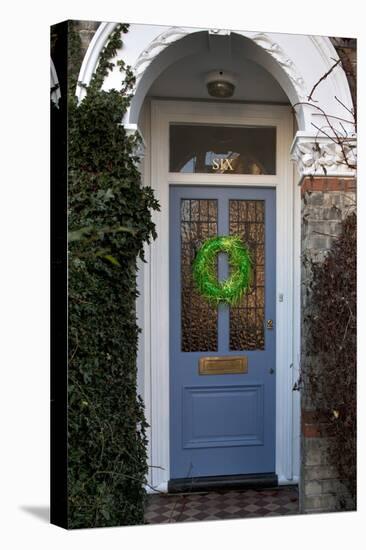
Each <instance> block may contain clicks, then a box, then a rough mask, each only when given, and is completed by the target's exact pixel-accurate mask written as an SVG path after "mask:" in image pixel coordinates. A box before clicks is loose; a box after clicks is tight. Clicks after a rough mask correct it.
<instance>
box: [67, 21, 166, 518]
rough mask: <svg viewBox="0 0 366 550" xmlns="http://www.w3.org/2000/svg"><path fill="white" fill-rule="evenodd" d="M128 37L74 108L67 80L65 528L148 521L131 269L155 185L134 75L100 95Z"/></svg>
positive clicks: (148, 235)
mask: <svg viewBox="0 0 366 550" xmlns="http://www.w3.org/2000/svg"><path fill="white" fill-rule="evenodd" d="M127 31H128V25H123V24H121V25H118V26H117V27H116V29H115V31H114V32H113V34H112V35H111V36H110V39H109V42H108V44H107V45H106V47H105V48H104V50H103V51H102V53H101V56H100V60H99V64H98V67H97V70H96V72H95V74H94V76H93V77H92V79H91V82H90V84H89V86H88V87H86V89H85V92H86V96H85V98H84V99H83V100H82V101H81V102H80V103H77V100H76V98H75V85H76V79H75V78H74V77H73V76H72V75H71V76H70V78H69V89H68V107H67V116H68V145H69V150H68V224H69V265H68V267H69V271H68V281H69V312H68V319H69V328H68V341H69V364H68V522H69V527H71V528H79V527H97V526H111V525H131V524H140V523H143V522H144V499H145V490H144V483H145V482H146V473H147V454H146V427H147V423H146V420H145V416H144V407H143V402H142V399H141V398H140V397H139V396H137V384H136V375H137V370H136V354H137V345H138V335H139V332H140V329H139V328H138V326H137V323H136V312H135V301H136V297H137V296H138V292H137V288H136V271H137V267H136V263H137V258H138V257H140V258H141V259H142V260H143V259H144V254H143V245H144V243H148V242H150V240H151V239H154V238H156V232H155V227H154V224H153V221H152V217H151V213H152V211H153V210H158V209H159V206H158V203H157V201H156V200H155V198H154V195H153V191H152V190H151V188H149V187H143V186H142V185H141V179H140V173H139V169H138V161H139V159H138V157H137V156H136V148H137V146H138V144H139V137H138V136H137V135H136V134H133V135H127V133H126V130H125V129H124V127H123V125H121V121H122V119H123V115H124V114H125V112H126V110H127V108H128V106H129V103H130V101H131V97H132V89H133V85H134V76H133V73H132V71H131V69H130V68H129V67H128V66H126V65H125V64H124V63H123V62H118V65H119V68H120V70H121V81H122V85H121V89H120V90H115V89H112V90H109V91H104V90H102V84H103V82H104V79H105V77H106V76H107V75H108V73H109V71H110V70H111V69H112V68H113V67H114V63H113V62H112V61H111V60H112V59H113V57H114V56H115V54H116V52H117V50H118V49H120V48H121V47H122V39H121V37H122V34H124V33H126V32H127ZM73 33H75V31H73V29H72V27H71V28H70V30H69V34H70V37H69V45H71V46H72V48H71V49H72V50H73V51H72V52H71V53H72V56H73V59H74V58H75V56H77V55H76V54H77V51H76V50H77V46H78V37H77V36H74V34H73ZM70 51H71V50H70ZM70 55H71V54H70ZM72 67H74V65H73V64H71V68H72ZM74 73H75V71H73V74H74ZM64 103H65V101H64ZM60 108H62V107H60Z"/></svg>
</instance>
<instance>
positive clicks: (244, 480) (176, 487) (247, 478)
mask: <svg viewBox="0 0 366 550" xmlns="http://www.w3.org/2000/svg"><path fill="white" fill-rule="evenodd" d="M271 487H278V478H277V475H276V474H275V473H269V474H243V475H234V476H207V477H195V478H193V477H184V478H177V479H170V480H169V481H168V493H190V492H196V491H219V490H227V489H268V488H271Z"/></svg>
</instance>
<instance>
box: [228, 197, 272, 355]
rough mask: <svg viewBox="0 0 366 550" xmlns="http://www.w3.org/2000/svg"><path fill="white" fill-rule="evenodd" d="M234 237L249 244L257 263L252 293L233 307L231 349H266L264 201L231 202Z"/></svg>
mask: <svg viewBox="0 0 366 550" xmlns="http://www.w3.org/2000/svg"><path fill="white" fill-rule="evenodd" d="M229 208H230V211H229V223H230V235H239V236H240V237H241V238H242V239H243V240H244V242H245V243H246V244H247V246H248V248H249V251H250V255H251V258H252V262H253V277H252V283H251V286H250V289H249V292H248V293H246V294H245V295H244V296H243V298H242V299H241V301H240V302H239V304H238V305H236V306H234V307H230V349H231V350H263V349H264V305H265V304H264V262H265V258H264V201H249V200H231V201H230V206H229Z"/></svg>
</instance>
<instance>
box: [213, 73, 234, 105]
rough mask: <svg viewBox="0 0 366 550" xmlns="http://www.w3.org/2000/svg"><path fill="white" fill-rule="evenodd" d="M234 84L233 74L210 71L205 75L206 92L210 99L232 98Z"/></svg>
mask: <svg viewBox="0 0 366 550" xmlns="http://www.w3.org/2000/svg"><path fill="white" fill-rule="evenodd" d="M235 83H236V81H235V78H234V76H233V74H232V73H229V72H227V71H212V72H210V73H208V74H207V75H206V86H207V91H208V93H209V94H210V96H211V97H217V98H221V99H225V98H228V97H232V96H233V94H234V90H235Z"/></svg>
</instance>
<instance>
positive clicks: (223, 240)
mask: <svg viewBox="0 0 366 550" xmlns="http://www.w3.org/2000/svg"><path fill="white" fill-rule="evenodd" d="M219 252H226V253H227V254H228V260H229V266H230V268H231V275H230V277H229V278H228V279H226V280H225V281H222V282H220V281H218V280H217V276H216V265H217V264H216V256H217V254H218V253H219ZM192 267H193V278H194V281H195V283H196V285H197V288H198V290H199V291H200V292H201V294H202V295H203V296H204V297H205V298H207V299H208V300H209V301H211V302H216V303H219V302H225V303H227V304H230V305H234V304H236V303H237V302H239V300H240V299H241V297H242V296H243V294H244V293H245V292H247V291H248V289H249V286H250V282H251V275H252V262H251V259H250V254H249V250H248V247H247V246H246V244H245V243H244V242H243V241H242V239H241V238H240V237H238V236H235V235H232V236H226V237H225V236H224V237H212V238H210V239H207V240H206V241H205V242H204V243H203V244H202V246H201V248H200V249H199V250H198V252H197V255H196V257H195V259H194V261H193V266H192Z"/></svg>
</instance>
